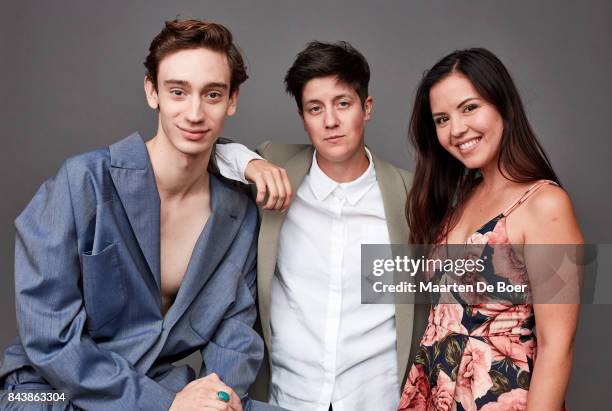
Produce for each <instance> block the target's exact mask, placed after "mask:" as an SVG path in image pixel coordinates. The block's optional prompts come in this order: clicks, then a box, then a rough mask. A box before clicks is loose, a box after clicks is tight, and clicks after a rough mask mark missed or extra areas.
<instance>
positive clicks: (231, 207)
mask: <svg viewBox="0 0 612 411" xmlns="http://www.w3.org/2000/svg"><path fill="white" fill-rule="evenodd" d="M210 194H211V214H210V217H209V218H208V221H207V222H206V225H205V226H204V229H203V230H202V233H201V234H200V237H199V238H198V240H197V241H196V244H195V246H194V248H193V253H192V255H191V259H190V260H189V264H188V266H187V271H186V272H185V277H184V278H183V282H182V283H181V287H180V288H179V292H178V294H177V296H176V300H175V301H174V303H173V304H172V306H171V307H170V310H169V311H168V313H167V314H166V319H165V322H166V325H165V327H164V328H166V329H171V328H172V326H174V324H176V322H177V321H178V320H179V319H180V318H181V317H182V316H183V314H184V313H185V312H186V311H187V309H188V308H189V305H190V304H191V303H192V302H193V300H194V299H195V298H196V296H197V295H198V294H199V293H200V290H201V289H202V287H203V286H204V284H206V281H208V279H209V278H210V277H211V275H213V274H214V272H215V271H216V270H217V268H218V267H219V265H220V264H221V262H222V261H223V257H224V255H225V254H226V253H227V250H228V249H229V248H230V247H231V243H232V241H233V240H234V239H235V238H236V236H237V235H238V230H239V228H240V222H241V221H242V216H243V215H244V213H245V212H246V202H245V201H244V200H243V199H241V198H239V194H238V193H236V192H234V191H233V190H232V189H231V188H229V187H227V186H225V185H224V184H223V183H221V181H219V180H218V179H217V178H216V177H215V176H214V175H212V174H211V175H210Z"/></svg>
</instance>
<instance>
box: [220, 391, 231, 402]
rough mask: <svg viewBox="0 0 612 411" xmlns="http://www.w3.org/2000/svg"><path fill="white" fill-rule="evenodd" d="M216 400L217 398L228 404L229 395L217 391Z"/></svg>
mask: <svg viewBox="0 0 612 411" xmlns="http://www.w3.org/2000/svg"><path fill="white" fill-rule="evenodd" d="M217 398H219V399H220V400H221V401H223V402H229V400H230V395H229V394H228V393H226V392H225V391H217Z"/></svg>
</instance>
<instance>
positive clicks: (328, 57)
mask: <svg viewBox="0 0 612 411" xmlns="http://www.w3.org/2000/svg"><path fill="white" fill-rule="evenodd" d="M327 76H337V77H338V80H339V81H341V82H343V83H346V84H348V85H349V86H351V87H352V88H353V89H354V90H355V92H356V93H357V95H359V99H360V100H361V105H362V106H363V105H364V104H365V100H366V98H367V97H368V83H369V82H370V66H369V65H368V61H367V60H366V59H365V57H363V54H361V53H360V52H359V51H357V49H355V48H354V47H353V46H351V45H350V44H349V43H347V42H346V41H339V42H337V43H323V42H320V41H312V42H310V43H308V45H307V46H306V48H305V49H304V50H302V51H301V52H300V53H298V55H297V57H296V58H295V61H294V62H293V65H291V67H290V68H289V70H288V71H287V74H286V75H285V86H286V91H287V93H289V94H290V95H292V96H293V97H295V102H296V103H297V105H298V108H299V110H300V112H301V111H302V91H303V90H304V86H305V85H306V83H308V82H309V81H310V80H312V79H314V78H318V77H327Z"/></svg>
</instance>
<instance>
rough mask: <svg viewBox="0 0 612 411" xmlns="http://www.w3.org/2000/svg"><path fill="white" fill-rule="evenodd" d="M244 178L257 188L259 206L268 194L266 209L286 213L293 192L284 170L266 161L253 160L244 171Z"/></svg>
mask: <svg viewBox="0 0 612 411" xmlns="http://www.w3.org/2000/svg"><path fill="white" fill-rule="evenodd" d="M244 177H245V178H246V179H247V180H248V181H250V182H252V183H255V185H256V186H257V198H256V199H255V201H257V204H260V205H261V204H263V203H264V199H265V197H266V193H267V194H268V201H267V202H266V203H265V205H263V208H264V209H266V210H281V211H284V210H286V209H288V208H289V204H291V196H292V194H293V191H292V189H291V183H290V182H289V177H287V172H286V171H285V169H284V168H282V167H278V166H276V165H274V164H272V163H270V162H269V161H266V160H251V161H250V162H249V164H248V165H247V167H246V169H245V170H244Z"/></svg>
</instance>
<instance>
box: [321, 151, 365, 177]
mask: <svg viewBox="0 0 612 411" xmlns="http://www.w3.org/2000/svg"><path fill="white" fill-rule="evenodd" d="M316 158H317V164H318V165H319V168H320V169H321V171H323V172H324V173H325V175H327V176H328V177H329V178H331V179H332V180H334V181H335V182H337V183H349V182H351V181H355V180H357V179H358V178H359V177H361V175H362V174H363V173H365V171H366V170H367V169H368V166H369V165H370V159H369V158H368V155H367V153H366V150H365V147H362V149H361V150H359V151H357V153H355V155H353V156H352V157H350V158H347V159H346V160H344V161H340V162H332V161H327V160H326V159H324V158H323V157H322V156H321V155H320V154H319V153H318V152H317V154H316Z"/></svg>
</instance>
